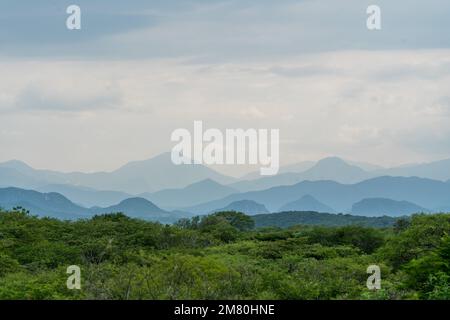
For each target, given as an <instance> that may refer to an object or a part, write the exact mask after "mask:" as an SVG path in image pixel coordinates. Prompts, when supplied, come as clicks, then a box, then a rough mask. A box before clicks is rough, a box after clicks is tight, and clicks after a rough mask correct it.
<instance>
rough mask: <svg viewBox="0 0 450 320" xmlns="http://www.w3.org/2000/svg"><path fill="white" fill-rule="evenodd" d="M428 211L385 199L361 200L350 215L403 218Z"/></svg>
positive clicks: (409, 204) (406, 202)
mask: <svg viewBox="0 0 450 320" xmlns="http://www.w3.org/2000/svg"><path fill="white" fill-rule="evenodd" d="M429 211H430V210H428V209H425V208H423V207H420V206H418V205H416V204H414V203H412V202H408V201H395V200H392V199H386V198H370V199H363V200H361V201H359V202H357V203H355V204H354V205H353V207H352V214H356V215H361V216H384V215H389V216H404V215H411V214H413V213H422V212H429Z"/></svg>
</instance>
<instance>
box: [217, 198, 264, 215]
mask: <svg viewBox="0 0 450 320" xmlns="http://www.w3.org/2000/svg"><path fill="white" fill-rule="evenodd" d="M220 211H237V212H242V213H245V214H248V215H254V214H259V213H269V211H268V210H267V209H266V207H264V205H262V204H260V203H257V202H255V201H251V200H241V201H235V202H232V203H230V204H229V205H227V206H226V207H223V208H220V209H216V210H213V211H212V212H220Z"/></svg>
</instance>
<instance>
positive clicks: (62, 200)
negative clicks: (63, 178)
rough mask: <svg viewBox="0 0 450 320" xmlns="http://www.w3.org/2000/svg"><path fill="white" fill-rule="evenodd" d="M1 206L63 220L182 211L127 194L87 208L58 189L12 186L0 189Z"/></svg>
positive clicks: (160, 217)
mask: <svg viewBox="0 0 450 320" xmlns="http://www.w3.org/2000/svg"><path fill="white" fill-rule="evenodd" d="M0 207H1V208H3V209H12V208H14V207H23V208H25V209H27V210H30V213H31V214H34V215H38V216H48V217H52V218H58V219H63V220H76V219H80V218H89V217H91V216H92V215H95V214H105V213H116V212H122V213H124V214H126V215H128V216H130V217H133V218H141V219H146V220H157V221H161V222H174V221H176V220H178V219H179V218H180V217H181V216H183V214H184V212H173V213H172V212H167V211H165V210H162V209H160V208H159V207H157V206H156V205H155V204H153V203H152V202H150V201H148V200H146V199H143V198H129V199H125V200H123V201H121V202H120V203H119V204H116V205H113V206H109V207H105V208H101V207H93V208H90V209H87V208H83V207H81V206H79V205H76V204H74V203H73V202H72V201H70V200H69V199H67V198H66V197H64V196H63V195H61V194H59V193H55V192H51V193H41V192H37V191H33V190H25V189H19V188H12V187H9V188H2V189H0Z"/></svg>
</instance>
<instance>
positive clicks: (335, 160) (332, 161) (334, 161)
mask: <svg viewBox="0 0 450 320" xmlns="http://www.w3.org/2000/svg"><path fill="white" fill-rule="evenodd" d="M318 165H320V166H325V165H334V166H336V165H340V166H343V165H345V166H351V165H350V164H348V163H347V162H346V161H344V160H343V159H341V158H339V157H326V158H323V159H321V160H319V161H317V163H316V166H318Z"/></svg>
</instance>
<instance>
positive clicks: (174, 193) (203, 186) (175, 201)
mask: <svg viewBox="0 0 450 320" xmlns="http://www.w3.org/2000/svg"><path fill="white" fill-rule="evenodd" d="M236 192H237V190H236V189H233V188H231V187H228V186H224V185H221V184H220V183H218V182H216V181H214V180H211V179H205V180H202V181H199V182H196V183H193V184H191V185H189V186H187V187H185V188H181V189H165V190H161V191H158V192H155V193H143V194H140V195H139V196H141V197H143V198H146V199H148V200H150V201H152V202H154V203H156V204H158V206H160V207H163V208H166V209H170V210H172V209H175V208H180V207H186V206H193V205H196V204H199V203H202V202H206V201H211V200H217V199H220V198H223V197H226V196H228V195H230V194H233V193H236Z"/></svg>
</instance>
